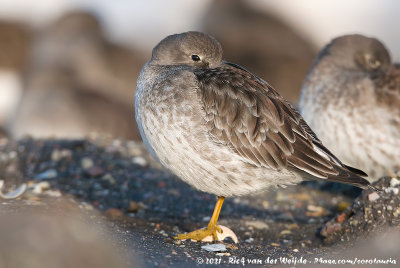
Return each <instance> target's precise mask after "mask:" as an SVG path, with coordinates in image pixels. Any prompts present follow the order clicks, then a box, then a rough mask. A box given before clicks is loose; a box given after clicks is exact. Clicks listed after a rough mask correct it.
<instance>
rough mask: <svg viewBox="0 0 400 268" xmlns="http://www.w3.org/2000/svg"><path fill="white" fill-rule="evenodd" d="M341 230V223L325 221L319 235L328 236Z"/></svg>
mask: <svg viewBox="0 0 400 268" xmlns="http://www.w3.org/2000/svg"><path fill="white" fill-rule="evenodd" d="M341 230H342V225H341V224H340V223H331V222H327V223H326V224H325V226H324V228H322V230H321V235H322V236H324V237H327V236H329V235H330V234H333V233H336V232H339V231H341Z"/></svg>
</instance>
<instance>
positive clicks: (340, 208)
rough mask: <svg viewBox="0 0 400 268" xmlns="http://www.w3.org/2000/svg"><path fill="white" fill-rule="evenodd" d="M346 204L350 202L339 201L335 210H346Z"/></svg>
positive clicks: (348, 204)
mask: <svg viewBox="0 0 400 268" xmlns="http://www.w3.org/2000/svg"><path fill="white" fill-rule="evenodd" d="M348 206H350V203H349V202H344V201H342V202H340V203H339V204H338V205H337V210H338V211H339V212H343V211H345V210H346V208H347V207H348Z"/></svg>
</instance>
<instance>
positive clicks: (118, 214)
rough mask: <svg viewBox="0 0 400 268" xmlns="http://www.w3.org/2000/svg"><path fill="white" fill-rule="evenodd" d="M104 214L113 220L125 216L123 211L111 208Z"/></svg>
mask: <svg viewBox="0 0 400 268" xmlns="http://www.w3.org/2000/svg"><path fill="white" fill-rule="evenodd" d="M104 213H105V214H106V215H107V216H109V217H111V218H118V217H121V216H122V215H124V213H123V212H122V210H120V209H117V208H109V209H107V210H106V211H105V212H104Z"/></svg>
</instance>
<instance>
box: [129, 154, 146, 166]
mask: <svg viewBox="0 0 400 268" xmlns="http://www.w3.org/2000/svg"><path fill="white" fill-rule="evenodd" d="M132 162H133V163H134V164H137V165H139V166H141V167H145V166H147V160H146V159H144V157H141V156H136V157H134V158H133V159H132Z"/></svg>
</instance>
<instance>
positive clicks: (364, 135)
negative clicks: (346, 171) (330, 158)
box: [311, 109, 400, 181]
mask: <svg viewBox="0 0 400 268" xmlns="http://www.w3.org/2000/svg"><path fill="white" fill-rule="evenodd" d="M374 113H376V116H374V115H373V114H372V112H371V111H363V112H357V111H355V110H352V111H351V114H340V111H338V110H330V109H327V111H326V114H325V115H321V114H320V115H319V118H318V120H314V124H313V125H312V126H311V127H312V128H313V129H314V130H315V132H316V134H317V135H318V137H319V138H320V139H321V141H322V142H323V144H324V145H325V146H327V147H328V148H329V149H330V150H331V151H332V152H333V153H334V154H335V155H336V156H337V157H338V158H339V159H341V161H342V162H343V163H345V164H347V165H351V166H354V167H356V168H359V169H361V170H363V171H365V172H366V173H367V174H368V176H369V178H368V179H369V180H371V181H373V180H376V179H378V178H379V177H381V176H384V175H387V173H388V171H389V170H392V171H395V170H398V169H399V168H400V164H399V161H400V150H398V148H400V138H399V137H394V136H393V135H391V134H390V129H388V126H389V123H387V122H386V119H385V118H384V113H382V112H379V111H374ZM314 119H315V118H314ZM385 122H386V123H385Z"/></svg>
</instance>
